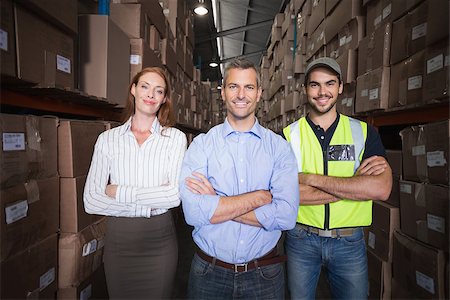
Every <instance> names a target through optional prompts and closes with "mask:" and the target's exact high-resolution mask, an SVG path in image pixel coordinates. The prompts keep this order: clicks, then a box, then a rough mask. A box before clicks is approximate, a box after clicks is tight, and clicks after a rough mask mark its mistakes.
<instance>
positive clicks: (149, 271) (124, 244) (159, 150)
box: [84, 67, 187, 299]
mask: <svg viewBox="0 0 450 300" xmlns="http://www.w3.org/2000/svg"><path fill="white" fill-rule="evenodd" d="M172 110H173V109H172V102H171V98H170V86H169V80H168V77H167V75H166V73H165V72H164V70H163V69H161V68H157V67H149V68H145V69H143V70H142V71H140V72H139V73H138V74H136V75H135V76H134V78H133V80H132V82H131V84H130V86H129V93H128V99H127V104H126V108H125V110H124V119H123V121H124V123H123V124H122V125H121V126H118V127H116V128H113V129H110V130H108V131H105V132H103V133H102V134H101V135H99V137H98V139H97V142H96V144H95V150H94V155H93V157H92V162H91V167H90V169H89V173H88V176H87V180H86V185H85V189H84V205H85V210H86V212H87V213H91V214H99V215H105V216H108V217H107V233H106V238H105V251H104V259H103V260H104V264H105V275H106V281H107V286H108V292H109V296H110V298H111V299H139V298H141V299H144V298H145V299H150V298H158V299H165V298H170V293H171V290H172V285H173V281H174V277H175V272H176V267H177V259H178V245H177V239H176V232H175V226H174V222H173V219H172V215H171V213H170V209H171V208H173V207H176V206H179V204H180V196H179V190H178V185H179V175H180V169H181V163H182V160H183V157H184V152H185V150H186V143H187V141H186V136H185V134H184V133H183V132H181V131H180V130H178V129H176V128H174V127H173V125H174V123H175V121H174V117H173V111H172Z"/></svg>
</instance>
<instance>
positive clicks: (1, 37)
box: [0, 29, 8, 51]
mask: <svg viewBox="0 0 450 300" xmlns="http://www.w3.org/2000/svg"><path fill="white" fill-rule="evenodd" d="M0 49H2V50H5V51H8V32H6V31H4V30H3V29H0Z"/></svg>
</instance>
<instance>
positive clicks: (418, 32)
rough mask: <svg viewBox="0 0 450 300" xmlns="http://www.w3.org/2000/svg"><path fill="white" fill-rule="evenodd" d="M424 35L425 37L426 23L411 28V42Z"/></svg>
mask: <svg viewBox="0 0 450 300" xmlns="http://www.w3.org/2000/svg"><path fill="white" fill-rule="evenodd" d="M425 35H427V23H422V24H420V25H417V26H414V27H413V28H412V31H411V40H413V41H414V40H417V39H418V38H421V37H423V36H425Z"/></svg>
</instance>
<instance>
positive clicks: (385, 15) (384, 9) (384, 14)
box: [383, 3, 392, 20]
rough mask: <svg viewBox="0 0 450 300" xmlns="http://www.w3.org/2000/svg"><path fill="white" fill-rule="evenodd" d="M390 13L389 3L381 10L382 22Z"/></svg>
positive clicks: (390, 6) (390, 5)
mask: <svg viewBox="0 0 450 300" xmlns="http://www.w3.org/2000/svg"><path fill="white" fill-rule="evenodd" d="M391 12H392V4H391V3H389V5H388V6H386V7H385V8H383V20H384V19H386V18H387V17H389V15H390V14H391Z"/></svg>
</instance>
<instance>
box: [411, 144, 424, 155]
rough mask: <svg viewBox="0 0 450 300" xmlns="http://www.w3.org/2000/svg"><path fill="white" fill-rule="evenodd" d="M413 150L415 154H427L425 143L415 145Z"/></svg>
mask: <svg viewBox="0 0 450 300" xmlns="http://www.w3.org/2000/svg"><path fill="white" fill-rule="evenodd" d="M411 152H412V155H413V156H419V155H425V145H418V146H414V147H412V149H411Z"/></svg>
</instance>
